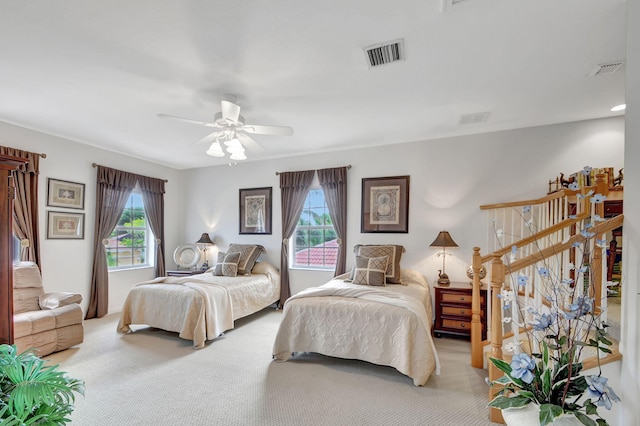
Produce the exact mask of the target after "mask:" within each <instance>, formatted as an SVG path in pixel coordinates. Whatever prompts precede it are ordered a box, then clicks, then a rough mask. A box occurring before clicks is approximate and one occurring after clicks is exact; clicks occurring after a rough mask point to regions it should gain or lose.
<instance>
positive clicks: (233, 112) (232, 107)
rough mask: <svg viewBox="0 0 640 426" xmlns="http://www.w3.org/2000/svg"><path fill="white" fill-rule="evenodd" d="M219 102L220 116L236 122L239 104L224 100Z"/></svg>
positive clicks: (238, 115) (238, 114)
mask: <svg viewBox="0 0 640 426" xmlns="http://www.w3.org/2000/svg"><path fill="white" fill-rule="evenodd" d="M220 104H221V105H222V118H224V119H225V120H228V121H231V122H232V123H237V122H238V117H240V106H238V105H236V104H234V103H233V102H230V101H225V100H222V101H220Z"/></svg>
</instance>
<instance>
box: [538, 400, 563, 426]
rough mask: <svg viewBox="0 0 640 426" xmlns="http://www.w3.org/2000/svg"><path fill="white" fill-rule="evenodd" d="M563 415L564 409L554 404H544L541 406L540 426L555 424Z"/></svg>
mask: <svg viewBox="0 0 640 426" xmlns="http://www.w3.org/2000/svg"><path fill="white" fill-rule="evenodd" d="M561 414H562V407H560V406H558V405H554V404H542V405H541V406H540V426H545V425H548V424H551V423H553V420H554V419H555V418H556V417H558V416H559V415H561Z"/></svg>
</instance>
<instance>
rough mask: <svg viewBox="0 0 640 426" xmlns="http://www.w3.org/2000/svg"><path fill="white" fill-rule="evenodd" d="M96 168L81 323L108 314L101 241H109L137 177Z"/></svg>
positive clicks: (106, 279) (106, 272)
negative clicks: (90, 252) (87, 291)
mask: <svg viewBox="0 0 640 426" xmlns="http://www.w3.org/2000/svg"><path fill="white" fill-rule="evenodd" d="M97 167H98V179H97V184H96V220H95V231H94V234H93V240H94V241H93V272H92V274H91V295H90V298H89V307H88V308H87V314H86V315H85V319H90V318H100V317H103V316H105V315H106V314H107V312H108V311H109V273H108V272H109V270H108V265H107V253H106V250H105V247H104V242H103V240H105V239H107V238H109V235H110V234H111V231H113V228H115V226H116V225H117V223H118V220H119V219H120V216H121V215H122V212H123V211H124V208H125V206H126V204H127V200H128V199H129V195H130V194H131V191H132V190H133V188H134V187H135V185H136V181H137V180H138V176H137V175H135V174H132V173H127V172H123V171H120V170H115V169H110V168H108V167H103V166H97Z"/></svg>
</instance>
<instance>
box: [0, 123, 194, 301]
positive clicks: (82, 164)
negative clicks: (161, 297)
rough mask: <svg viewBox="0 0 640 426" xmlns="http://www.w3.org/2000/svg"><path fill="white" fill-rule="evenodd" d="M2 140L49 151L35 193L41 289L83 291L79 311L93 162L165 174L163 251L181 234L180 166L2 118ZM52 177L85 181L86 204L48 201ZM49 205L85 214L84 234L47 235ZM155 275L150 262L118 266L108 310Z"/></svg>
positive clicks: (86, 273)
mask: <svg viewBox="0 0 640 426" xmlns="http://www.w3.org/2000/svg"><path fill="white" fill-rule="evenodd" d="M0 145H3V146H9V147H13V148H19V149H24V150H27V151H31V152H39V153H45V154H47V158H43V159H41V161H40V176H39V179H38V185H39V187H38V198H39V216H40V239H41V240H40V242H41V253H40V254H41V257H42V261H41V267H42V278H43V283H44V286H45V291H49V292H55V291H72V292H77V293H80V294H82V296H83V303H82V307H83V311H85V312H86V307H87V306H88V301H89V291H90V281H91V265H92V261H93V232H94V223H95V197H96V169H95V168H93V167H92V166H91V164H92V163H97V164H100V165H103V166H107V167H113V168H116V169H120V170H126V171H129V172H133V173H137V174H141V175H145V176H151V177H156V178H161V179H168V180H169V182H167V184H166V194H165V206H166V208H165V220H166V223H167V226H166V229H165V239H166V243H167V250H166V251H167V256H168V258H169V259H171V255H172V253H173V251H172V250H173V248H174V247H175V246H176V245H177V244H178V242H179V241H181V240H182V226H181V225H182V223H183V222H184V219H183V212H184V209H183V208H182V207H181V206H182V204H183V195H182V194H183V192H182V191H181V189H182V187H183V186H184V185H183V183H182V174H181V173H180V172H179V171H176V170H173V169H170V168H167V167H162V166H158V165H156V164H152V163H149V162H146V161H142V160H138V159H135V158H131V157H127V156H124V155H120V154H116V153H113V152H110V151H105V150H102V149H98V148H94V147H91V146H88V145H84V144H79V143H75V142H72V141H69V140H66V139H62V138H58V137H55V136H51V135H45V134H42V133H39V132H35V131H32V130H28V129H24V128H21V127H16V126H12V125H9V124H5V123H0ZM49 177H51V178H56V179H62V180H67V181H72V182H79V183H84V184H85V206H84V210H82V211H80V210H65V209H60V208H54V207H46V200H47V178H49ZM47 210H58V211H63V210H64V211H71V212H81V213H84V214H85V230H84V239H83V240H48V239H46V238H45V237H46V229H47V223H46V216H47V214H46V212H47ZM151 278H154V271H153V268H143V269H138V270H134V271H119V272H112V273H110V274H109V284H110V286H109V292H110V293H109V311H110V312H112V311H119V310H120V309H121V308H122V304H123V303H124V299H125V297H126V295H127V293H128V292H129V289H130V288H131V286H132V285H133V284H135V283H137V282H140V281H143V280H148V279H151Z"/></svg>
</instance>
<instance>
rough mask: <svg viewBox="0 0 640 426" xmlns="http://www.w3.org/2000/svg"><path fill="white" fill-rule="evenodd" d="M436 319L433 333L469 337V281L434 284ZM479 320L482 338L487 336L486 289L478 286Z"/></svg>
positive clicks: (439, 335)
mask: <svg viewBox="0 0 640 426" xmlns="http://www.w3.org/2000/svg"><path fill="white" fill-rule="evenodd" d="M434 288H435V291H436V294H435V304H436V319H435V324H434V326H433V335H434V336H436V337H441V336H442V335H450V336H461V337H466V338H471V298H472V294H471V290H472V288H471V284H470V283H469V282H452V283H451V284H450V285H449V286H447V287H443V286H438V285H437V286H434ZM480 291H481V293H480V305H481V306H480V309H481V311H482V314H481V315H480V321H481V322H482V339H483V340H484V339H486V338H487V289H486V285H484V286H482V287H481V288H480Z"/></svg>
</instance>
